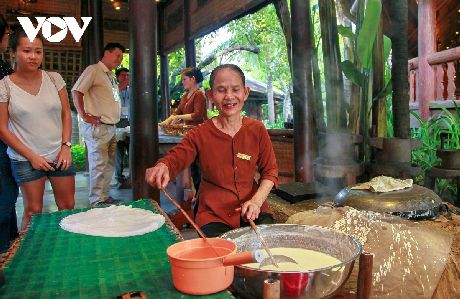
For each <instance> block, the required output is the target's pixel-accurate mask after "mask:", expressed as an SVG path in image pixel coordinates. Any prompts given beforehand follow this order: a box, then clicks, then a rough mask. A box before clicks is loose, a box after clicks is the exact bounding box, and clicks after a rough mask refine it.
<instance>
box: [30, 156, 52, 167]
mask: <svg viewBox="0 0 460 299" xmlns="http://www.w3.org/2000/svg"><path fill="white" fill-rule="evenodd" d="M29 162H30V164H32V167H33V168H34V169H36V170H43V171H54V170H55V169H54V168H53V166H51V164H53V162H52V161H51V160H49V159H46V158H43V157H42V156H39V155H37V154H34V155H33V157H32V158H30V159H29Z"/></svg>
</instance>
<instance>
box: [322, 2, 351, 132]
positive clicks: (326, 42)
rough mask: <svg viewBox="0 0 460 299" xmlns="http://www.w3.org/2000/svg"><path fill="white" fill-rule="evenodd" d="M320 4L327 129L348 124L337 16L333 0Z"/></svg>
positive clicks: (334, 128)
mask: <svg viewBox="0 0 460 299" xmlns="http://www.w3.org/2000/svg"><path fill="white" fill-rule="evenodd" d="M318 4H319V12H320V23H321V38H322V40H323V43H322V45H323V61H324V77H325V81H326V111H327V129H328V130H336V129H339V128H343V127H344V126H345V125H346V118H345V113H344V105H343V78H342V70H341V68H340V62H341V59H340V48H339V36H338V33H337V18H336V13H335V4H334V1H333V0H319V1H318Z"/></svg>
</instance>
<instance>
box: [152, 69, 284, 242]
mask: <svg viewBox="0 0 460 299" xmlns="http://www.w3.org/2000/svg"><path fill="white" fill-rule="evenodd" d="M210 85H211V90H210V92H209V93H208V94H207V95H208V98H209V99H211V101H212V102H213V103H214V104H215V105H216V107H217V109H218V110H219V115H218V116H216V117H214V118H212V119H210V120H207V121H206V122H204V123H203V124H202V125H200V126H198V127H196V128H194V129H193V130H191V131H190V132H189V133H188V134H187V135H186V136H185V137H184V139H183V140H182V142H181V143H180V144H178V145H177V146H176V147H174V148H173V149H172V150H171V151H170V152H169V153H168V155H166V156H165V157H164V158H162V159H160V160H158V162H157V164H156V165H155V167H152V168H149V169H147V171H146V181H147V182H148V183H149V184H150V185H152V186H154V187H157V188H159V189H164V188H166V186H167V184H168V182H169V181H170V179H171V178H174V177H175V176H176V175H177V174H178V173H179V172H180V171H182V170H183V169H185V168H186V167H188V165H190V164H191V163H192V162H193V161H194V160H195V159H197V162H198V164H199V166H200V169H201V171H202V182H201V187H200V190H199V192H198V197H199V206H198V213H197V215H196V222H197V224H198V225H199V226H200V227H201V229H202V230H203V231H204V233H205V234H206V235H207V236H209V237H215V236H218V235H220V234H222V233H224V232H226V231H228V230H231V229H233V228H237V227H240V226H242V225H246V222H245V219H252V220H256V221H255V222H256V223H258V224H260V223H272V222H273V219H272V215H271V211H270V208H269V206H268V204H267V202H266V198H267V196H268V193H269V192H270V190H271V189H272V187H273V186H277V185H278V168H277V166H276V159H275V154H274V152H273V147H272V144H271V141H270V137H269V136H268V132H267V130H266V129H265V127H264V126H263V124H262V123H260V122H259V121H257V120H253V119H250V118H247V117H243V116H242V115H241V113H240V112H241V109H242V108H243V105H244V102H245V101H246V99H247V98H248V95H249V88H248V87H245V79H244V74H243V72H242V71H241V69H240V68H239V67H237V66H236V65H232V64H226V65H221V66H218V67H217V68H215V69H214V70H213V71H212V73H211V78H210ZM256 171H259V172H260V174H261V177H260V179H259V182H258V183H256V181H255V180H254V175H255V174H256ZM240 207H241V208H242V209H241V214H240V213H239V212H237V211H235V210H236V209H238V208H240Z"/></svg>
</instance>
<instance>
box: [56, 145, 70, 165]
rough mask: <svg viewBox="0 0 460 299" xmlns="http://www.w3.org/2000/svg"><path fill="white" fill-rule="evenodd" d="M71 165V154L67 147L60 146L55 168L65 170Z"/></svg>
mask: <svg viewBox="0 0 460 299" xmlns="http://www.w3.org/2000/svg"><path fill="white" fill-rule="evenodd" d="M70 165H72V152H71V150H70V147H68V146H67V145H62V146H61V151H60V152H59V154H58V156H57V158H56V168H57V169H59V170H67V169H69V167H70Z"/></svg>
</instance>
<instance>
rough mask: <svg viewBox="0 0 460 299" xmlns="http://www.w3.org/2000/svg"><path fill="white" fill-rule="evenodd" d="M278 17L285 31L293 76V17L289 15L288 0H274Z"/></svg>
mask: <svg viewBox="0 0 460 299" xmlns="http://www.w3.org/2000/svg"><path fill="white" fill-rule="evenodd" d="M273 5H274V6H275V11H276V15H277V16H278V20H279V21H280V25H281V28H282V29H283V33H284V38H285V39H286V48H287V56H288V62H289V69H290V70H291V74H292V52H291V51H292V45H291V44H292V42H291V16H290V15H289V6H288V1H287V0H273Z"/></svg>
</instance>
